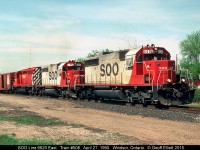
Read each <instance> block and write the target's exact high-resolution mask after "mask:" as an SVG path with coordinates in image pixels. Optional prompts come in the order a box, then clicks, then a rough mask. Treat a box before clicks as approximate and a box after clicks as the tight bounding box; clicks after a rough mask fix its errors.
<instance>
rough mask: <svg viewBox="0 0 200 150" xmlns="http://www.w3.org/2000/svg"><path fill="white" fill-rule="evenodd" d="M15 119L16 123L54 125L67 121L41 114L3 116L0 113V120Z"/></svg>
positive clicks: (63, 123)
mask: <svg viewBox="0 0 200 150" xmlns="http://www.w3.org/2000/svg"><path fill="white" fill-rule="evenodd" d="M1 120H2V121H15V122H16V123H17V124H25V125H37V126H54V125H66V124H67V123H65V122H63V121H60V120H57V119H54V118H50V119H46V118H44V117H41V116H3V115H0V121H1Z"/></svg>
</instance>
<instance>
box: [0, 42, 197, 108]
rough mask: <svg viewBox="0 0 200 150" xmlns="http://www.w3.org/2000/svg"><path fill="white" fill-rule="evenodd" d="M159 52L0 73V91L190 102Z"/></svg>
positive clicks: (151, 49)
mask: <svg viewBox="0 0 200 150" xmlns="http://www.w3.org/2000/svg"><path fill="white" fill-rule="evenodd" d="M170 57H171V56H170V53H169V52H168V51H167V50H166V49H165V48H163V47H155V46H154V45H151V46H149V45H147V46H145V47H142V48H141V49H139V50H136V49H133V50H120V51H115V52H111V53H107V54H100V55H99V56H96V57H91V58H88V59H87V60H86V61H85V66H84V64H82V63H80V62H75V61H68V62H65V63H58V64H50V65H47V66H42V67H32V68H28V69H24V70H21V71H17V72H15V73H8V74H2V75H1V76H0V77H1V78H0V91H12V92H15V93H26V94H33V95H41V96H42V95H49V96H56V97H58V96H62V97H63V98H65V97H67V98H69V97H74V98H75V97H76V98H82V99H85V98H87V99H109V100H111V99H115V100H123V101H127V102H130V103H142V104H144V105H146V104H148V103H158V102H159V103H161V104H162V105H167V106H170V105H179V104H185V103H191V102H192V99H193V98H194V91H195V90H194V89H191V88H190V87H189V86H188V84H187V83H186V82H185V81H184V80H182V81H181V80H180V79H181V78H180V76H178V75H176V70H175V61H174V60H170Z"/></svg>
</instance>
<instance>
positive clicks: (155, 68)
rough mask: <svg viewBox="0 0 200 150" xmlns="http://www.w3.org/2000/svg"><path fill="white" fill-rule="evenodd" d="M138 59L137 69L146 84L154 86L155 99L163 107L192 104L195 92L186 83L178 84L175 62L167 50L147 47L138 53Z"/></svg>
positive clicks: (152, 46)
mask: <svg viewBox="0 0 200 150" xmlns="http://www.w3.org/2000/svg"><path fill="white" fill-rule="evenodd" d="M139 56H140V60H139ZM136 57H138V58H137V62H136V64H135V65H136V68H137V70H140V72H139V73H140V74H143V75H144V84H150V85H151V86H152V92H153V99H157V100H158V101H159V102H160V103H161V104H162V105H180V104H185V103H190V102H191V100H192V99H193V97H194V90H193V89H190V87H189V86H188V85H187V84H186V83H185V82H182V81H181V82H180V83H177V82H176V81H177V79H176V70H175V61H174V60H170V57H171V56H170V53H169V52H168V51H167V50H166V49H164V48H162V47H155V46H154V45H153V44H152V45H151V46H148V45H147V46H146V47H143V48H142V49H141V50H140V51H139V52H138V54H137V55H136ZM141 59H142V61H141ZM138 62H140V63H138ZM138 66H140V67H139V68H138ZM136 73H138V71H136Z"/></svg>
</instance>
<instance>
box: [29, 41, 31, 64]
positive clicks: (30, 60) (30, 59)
mask: <svg viewBox="0 0 200 150" xmlns="http://www.w3.org/2000/svg"><path fill="white" fill-rule="evenodd" d="M29 57H30V67H31V43H30V55H29Z"/></svg>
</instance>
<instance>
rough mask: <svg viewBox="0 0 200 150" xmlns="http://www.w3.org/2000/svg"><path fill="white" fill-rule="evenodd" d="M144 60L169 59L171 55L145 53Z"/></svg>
mask: <svg viewBox="0 0 200 150" xmlns="http://www.w3.org/2000/svg"><path fill="white" fill-rule="evenodd" d="M144 60H169V55H166V56H164V57H163V56H162V55H161V54H144Z"/></svg>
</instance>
